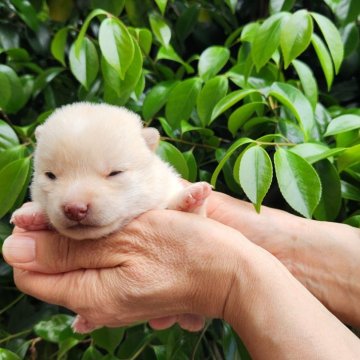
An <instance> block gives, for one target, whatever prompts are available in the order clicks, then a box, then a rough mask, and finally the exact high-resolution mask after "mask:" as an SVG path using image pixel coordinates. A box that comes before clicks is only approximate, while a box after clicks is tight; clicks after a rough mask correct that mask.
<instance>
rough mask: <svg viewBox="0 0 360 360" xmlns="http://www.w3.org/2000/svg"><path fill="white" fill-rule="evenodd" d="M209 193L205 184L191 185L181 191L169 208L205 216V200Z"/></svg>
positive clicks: (209, 189)
mask: <svg viewBox="0 0 360 360" xmlns="http://www.w3.org/2000/svg"><path fill="white" fill-rule="evenodd" d="M210 193H211V186H210V184H208V183H207V182H204V181H203V182H198V183H194V184H191V185H189V186H188V187H186V188H185V189H183V190H182V191H181V193H180V194H179V195H178V196H177V198H176V199H175V200H174V201H173V202H172V205H171V207H170V208H171V209H173V210H180V211H186V212H192V213H197V214H201V215H205V200H206V199H207V198H208V196H209V195H210Z"/></svg>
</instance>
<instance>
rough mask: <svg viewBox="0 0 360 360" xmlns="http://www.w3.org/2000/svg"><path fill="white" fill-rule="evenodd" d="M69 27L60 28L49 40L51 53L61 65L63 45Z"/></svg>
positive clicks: (63, 60)
mask: <svg viewBox="0 0 360 360" xmlns="http://www.w3.org/2000/svg"><path fill="white" fill-rule="evenodd" d="M69 30H70V29H69V28H68V27H65V28H62V29H60V30H59V31H58V32H57V33H56V34H55V36H54V38H53V40H52V41H51V54H52V55H53V57H54V58H55V59H56V60H58V61H59V62H60V63H61V64H62V65H64V66H65V47H66V40H67V37H68V33H69Z"/></svg>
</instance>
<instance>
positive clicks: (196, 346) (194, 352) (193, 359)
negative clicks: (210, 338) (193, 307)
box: [191, 321, 211, 360]
mask: <svg viewBox="0 0 360 360" xmlns="http://www.w3.org/2000/svg"><path fill="white" fill-rule="evenodd" d="M210 323H211V321H209V322H208V323H207V324H206V325H205V326H204V329H203V330H202V332H201V334H200V336H199V338H198V340H197V342H196V344H195V347H194V350H193V352H192V354H191V360H195V355H196V352H197V351H198V348H199V345H200V342H201V339H202V338H203V337H204V335H205V333H206V330H207V329H208V327H209V326H210Z"/></svg>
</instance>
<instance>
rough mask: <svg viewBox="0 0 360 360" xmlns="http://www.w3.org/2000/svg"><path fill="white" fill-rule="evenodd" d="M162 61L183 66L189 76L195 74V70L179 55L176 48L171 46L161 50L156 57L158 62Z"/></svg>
mask: <svg viewBox="0 0 360 360" xmlns="http://www.w3.org/2000/svg"><path fill="white" fill-rule="evenodd" d="M161 59H166V60H171V61H175V62H177V63H179V64H181V65H182V66H184V68H185V70H186V71H187V72H188V73H189V74H190V73H193V72H194V69H193V68H192V67H191V66H190V65H189V64H187V63H186V62H185V61H184V60H183V59H182V58H181V57H180V56H179V55H178V53H177V52H176V51H175V50H174V48H173V47H172V46H171V45H168V46H166V47H164V46H162V47H161V48H160V49H159V51H158V53H157V56H156V60H157V61H158V60H161Z"/></svg>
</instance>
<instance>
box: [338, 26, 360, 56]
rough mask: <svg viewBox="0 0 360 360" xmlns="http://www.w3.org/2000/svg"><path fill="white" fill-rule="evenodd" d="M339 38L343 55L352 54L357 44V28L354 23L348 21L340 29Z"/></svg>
mask: <svg viewBox="0 0 360 360" xmlns="http://www.w3.org/2000/svg"><path fill="white" fill-rule="evenodd" d="M340 31H341V39H342V42H343V44H344V57H345V58H346V57H348V56H349V55H350V54H352V53H353V52H354V51H355V50H356V48H357V47H358V45H359V30H358V27H357V25H356V23H349V24H347V25H346V26H345V27H344V28H342V29H340Z"/></svg>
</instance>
